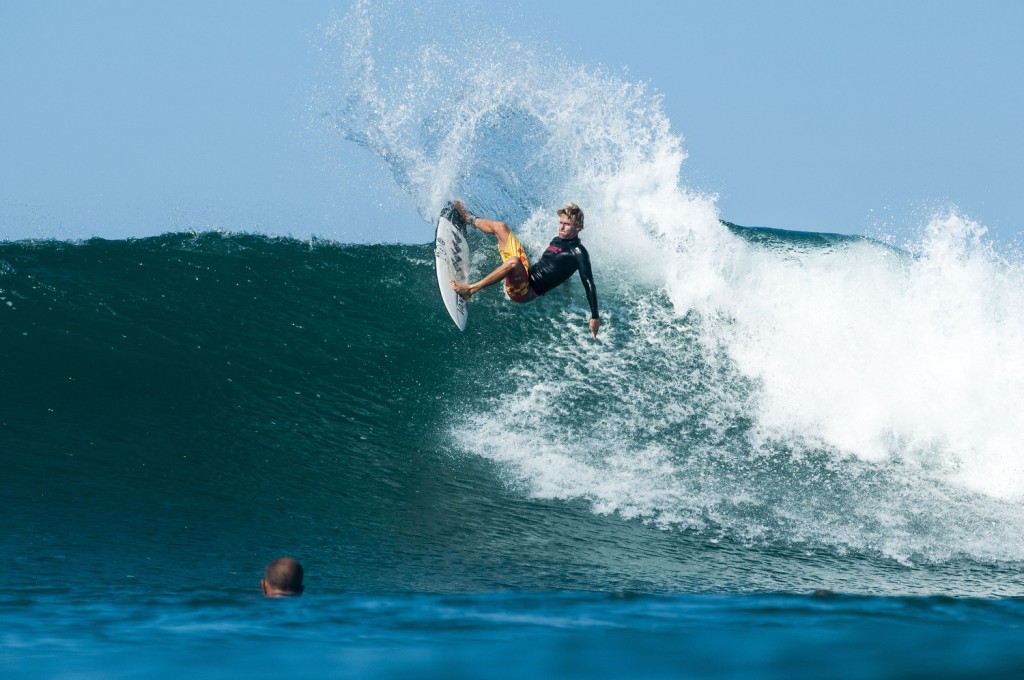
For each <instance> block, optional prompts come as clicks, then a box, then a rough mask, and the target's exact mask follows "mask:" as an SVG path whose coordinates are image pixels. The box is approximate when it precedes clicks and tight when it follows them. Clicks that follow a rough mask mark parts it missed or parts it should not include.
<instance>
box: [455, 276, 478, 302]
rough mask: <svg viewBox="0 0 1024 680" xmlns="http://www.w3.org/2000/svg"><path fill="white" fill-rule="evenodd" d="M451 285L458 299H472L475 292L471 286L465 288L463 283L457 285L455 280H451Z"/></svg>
mask: <svg viewBox="0 0 1024 680" xmlns="http://www.w3.org/2000/svg"><path fill="white" fill-rule="evenodd" d="M451 284H452V290H454V291H455V292H456V293H458V294H459V297H461V298H462V299H463V300H468V299H469V298H471V297H473V293H475V292H476V291H475V290H473V287H472V286H467V285H466V284H464V283H459V282H458V281H456V280H455V279H452V280H451Z"/></svg>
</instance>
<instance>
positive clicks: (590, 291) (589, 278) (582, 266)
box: [573, 246, 601, 338]
mask: <svg viewBox="0 0 1024 680" xmlns="http://www.w3.org/2000/svg"><path fill="white" fill-rule="evenodd" d="M573 255H575V256H576V266H577V268H578V269H579V272H580V280H581V281H582V282H583V290H585V291H586V292H587V302H589V303H590V332H591V333H592V334H593V335H594V337H595V338H596V337H597V330H598V329H599V328H600V327H601V318H600V316H599V315H598V313H597V286H595V285H594V273H593V272H592V271H591V270H590V254H589V253H587V251H586V249H585V248H584V247H583V246H577V247H576V248H574V249H573Z"/></svg>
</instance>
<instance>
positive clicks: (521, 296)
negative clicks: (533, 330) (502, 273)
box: [498, 232, 537, 302]
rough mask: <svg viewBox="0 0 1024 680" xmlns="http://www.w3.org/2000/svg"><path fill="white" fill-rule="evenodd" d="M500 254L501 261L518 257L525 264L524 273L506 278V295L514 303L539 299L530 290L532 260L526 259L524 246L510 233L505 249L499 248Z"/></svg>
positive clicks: (513, 274)
mask: <svg viewBox="0 0 1024 680" xmlns="http://www.w3.org/2000/svg"><path fill="white" fill-rule="evenodd" d="M498 253H500V254H501V261H502V262H505V261H506V260H508V259H509V258H510V257H518V258H519V261H520V262H522V263H523V271H522V272H519V273H512V274H509V275H508V276H506V277H505V294H506V295H508V299H509V300H511V301H512V302H529V301H530V300H533V299H534V298H535V297H537V294H536V293H534V292H533V290H532V289H531V288H530V260H529V258H527V257H526V251H525V250H523V244H522V243H520V242H519V239H518V238H516V235H515V234H513V233H512V232H509V234H508V239H506V241H505V247H504V248H502V247H501V246H498Z"/></svg>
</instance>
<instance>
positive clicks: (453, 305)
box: [434, 201, 469, 331]
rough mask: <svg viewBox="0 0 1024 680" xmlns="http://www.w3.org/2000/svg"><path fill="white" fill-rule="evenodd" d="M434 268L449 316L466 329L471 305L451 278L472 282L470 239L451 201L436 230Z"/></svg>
mask: <svg viewBox="0 0 1024 680" xmlns="http://www.w3.org/2000/svg"><path fill="white" fill-rule="evenodd" d="M434 268H435V269H436V270H437V287H438V288H439V289H440V290H441V300H442V301H444V308H445V309H447V310H448V315H449V316H451V317H452V321H454V322H455V325H456V326H458V327H459V330H460V331H464V330H466V319H468V318H469V305H468V304H466V301H465V300H463V299H462V297H461V296H460V295H459V294H458V293H456V292H455V291H454V290H452V286H451V283H450V281H451V280H452V279H454V280H456V281H458V282H459V283H467V282H468V281H469V241H467V240H466V225H465V224H464V223H463V222H462V219H461V218H460V217H459V214H458V213H457V212H456V211H455V206H454V205H452V203H451V201H449V202H448V203H447V204H446V205H445V206H444V208H442V209H441V215H440V217H438V218H437V230H436V231H435V232H434Z"/></svg>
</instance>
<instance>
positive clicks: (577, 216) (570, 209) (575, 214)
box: [558, 203, 583, 229]
mask: <svg viewBox="0 0 1024 680" xmlns="http://www.w3.org/2000/svg"><path fill="white" fill-rule="evenodd" d="M562 215H565V216H566V217H568V218H569V219H570V220H572V223H573V225H575V226H577V227H579V228H580V229H582V228H583V208H581V207H579V206H578V205H576V204H575V203H566V204H565V205H563V206H562V207H561V208H559V209H558V216H559V217H561V216H562Z"/></svg>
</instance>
